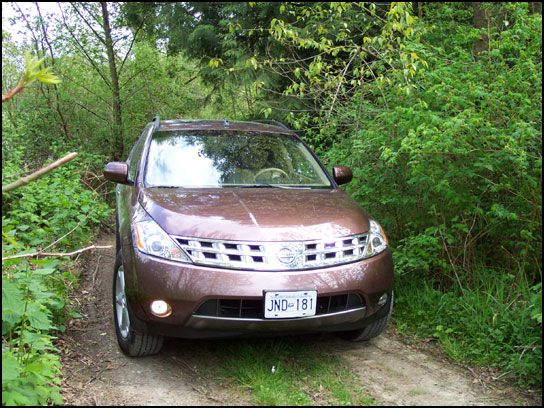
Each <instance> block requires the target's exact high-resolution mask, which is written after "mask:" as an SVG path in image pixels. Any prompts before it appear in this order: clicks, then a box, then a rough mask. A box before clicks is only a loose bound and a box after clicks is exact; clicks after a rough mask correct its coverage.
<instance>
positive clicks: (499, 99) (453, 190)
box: [310, 4, 542, 386]
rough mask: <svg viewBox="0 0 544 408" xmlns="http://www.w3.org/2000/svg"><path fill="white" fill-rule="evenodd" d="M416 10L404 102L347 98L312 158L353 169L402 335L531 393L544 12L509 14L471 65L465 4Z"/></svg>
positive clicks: (510, 9)
mask: <svg viewBox="0 0 544 408" xmlns="http://www.w3.org/2000/svg"><path fill="white" fill-rule="evenodd" d="M426 12H427V14H426V19H427V20H431V21H433V22H434V24H433V25H431V26H427V27H426V28H425V34H424V35H422V37H421V41H419V42H413V43H410V42H407V43H406V52H417V54H418V56H419V57H420V58H421V59H423V60H425V61H426V63H427V68H426V69H424V70H420V71H418V72H417V74H416V75H415V76H414V86H413V87H412V88H411V90H410V92H409V93H406V92H399V91H398V90H399V89H400V87H401V86H402V82H403V78H399V81H400V82H401V83H398V82H395V81H393V82H392V83H391V84H390V85H389V86H385V87H383V88H382V89H378V88H375V89H374V98H369V97H368V96H367V98H365V100H364V101H362V103H363V105H362V108H361V106H357V102H359V101H361V100H360V99H357V98H356V97H355V98H353V104H352V105H347V106H346V107H345V108H344V109H343V110H342V115H341V116H339V117H338V118H337V122H336V124H335V126H333V127H332V128H331V131H330V134H331V135H332V134H336V136H335V137H336V140H337V142H336V143H334V144H333V145H332V146H331V147H330V148H329V149H327V150H326V151H324V152H323V153H322V154H323V156H325V157H326V158H327V160H328V162H329V163H342V164H347V165H351V166H352V167H353V169H354V173H355V175H354V181H353V182H352V183H351V184H350V185H348V187H347V189H348V191H349V192H350V193H351V194H352V196H353V197H354V198H355V199H356V200H357V201H358V202H359V203H360V204H361V205H362V206H363V208H366V209H367V210H368V211H369V212H370V213H371V214H373V215H374V216H375V217H377V219H378V220H380V222H381V223H382V225H383V226H384V228H385V230H386V232H387V234H388V238H389V239H390V242H391V246H392V248H393V252H394V261H395V268H396V274H397V282H396V291H397V304H396V307H395V313H394V320H395V321H396V323H397V324H398V326H399V328H401V329H402V330H401V331H405V332H410V333H417V334H419V335H421V336H424V337H429V336H434V337H436V338H437V339H438V341H439V343H440V344H441V345H442V346H443V347H444V349H445V350H446V351H447V353H448V354H449V355H450V356H451V357H453V358H455V359H457V360H462V361H467V362H474V363H478V364H481V365H493V366H497V367H500V368H501V369H502V370H503V373H504V374H505V376H510V377H512V378H514V379H515V380H516V381H518V382H519V383H521V384H525V385H527V386H541V384H542V348H541V347H542V283H541V282H542V269H541V268H542V252H541V250H542V196H541V191H542V16H541V15H539V14H532V15H529V14H528V10H527V7H526V5H523V4H515V5H514V4H510V5H507V6H506V7H505V14H503V15H501V16H500V17H497V18H500V19H502V20H500V21H494V22H492V25H491V27H495V28H494V29H492V30H491V31H489V32H488V31H487V30H486V33H487V34H488V35H489V49H488V50H487V51H484V52H482V55H481V56H480V57H479V58H478V59H476V58H475V57H474V56H473V52H472V46H473V39H474V38H475V37H476V36H477V35H479V32H478V31H477V30H475V29H474V28H473V27H472V24H471V23H472V21H471V20H470V18H471V14H470V13H468V12H467V10H466V8H464V7H462V5H460V4H457V5H448V6H445V5H440V6H439V5H435V6H433V5H429V6H428V8H427V9H426ZM463 21H465V22H466V24H463ZM446 39H447V40H446ZM358 108H361V109H360V115H361V120H360V122H359V123H358V127H359V130H358V131H357V132H353V130H354V127H353V126H350V125H349V124H350V123H352V122H353V120H354V117H355V113H356V112H357V111H358ZM338 133H340V134H341V136H340V137H338ZM325 139H326V138H325ZM321 140H323V139H321ZM310 142H312V140H311V139H310Z"/></svg>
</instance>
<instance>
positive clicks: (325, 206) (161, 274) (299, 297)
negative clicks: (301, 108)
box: [104, 117, 393, 356]
mask: <svg viewBox="0 0 544 408" xmlns="http://www.w3.org/2000/svg"><path fill="white" fill-rule="evenodd" d="M104 175H105V177H106V178H107V179H108V180H111V181H114V182H116V183H119V184H118V186H117V190H116V192H117V259H116V264H115V270H114V279H113V311H114V318H115V328H116V334H117V339H118V341H119V345H120V347H121V349H122V350H123V352H125V353H126V354H128V355H131V356H142V355H148V354H154V353H157V352H158V351H159V350H160V348H161V346H162V342H163V336H177V337H186V338H204V337H216V336H217V337H218V336H235V335H263V334H292V333H307V332H317V331H327V332H339V333H340V334H341V335H342V336H344V337H346V338H348V339H351V340H355V341H360V340H368V339H370V338H372V337H375V336H377V335H378V334H380V333H381V331H382V330H383V329H384V328H385V326H386V324H387V322H388V320H389V317H390V315H391V310H392V308H393V293H392V285H393V262H392V258H391V252H390V250H389V247H388V243H387V238H386V236H385V233H384V232H383V230H382V228H381V227H380V225H379V224H378V223H377V222H376V221H375V220H373V219H372V218H370V217H369V216H368V215H367V214H366V213H365V212H364V211H363V210H362V209H361V208H360V207H359V206H358V205H357V204H356V203H355V202H354V201H353V200H352V199H351V198H350V197H349V196H348V195H347V194H346V193H345V192H344V191H342V190H340V189H339V188H338V185H339V184H343V183H347V182H349V181H350V180H351V178H352V173H351V170H350V169H349V168H347V167H343V166H335V167H334V168H333V176H332V177H331V176H330V175H329V173H328V172H327V171H326V169H325V167H324V166H323V164H322V163H321V162H320V161H319V159H318V158H317V157H316V156H315V154H314V153H313V152H312V151H311V150H310V148H309V147H308V146H307V145H306V144H305V143H304V142H303V141H302V140H301V139H300V138H299V137H298V136H297V135H296V134H295V133H294V132H293V131H291V130H289V129H288V128H287V127H285V126H284V125H282V124H280V123H277V122H266V121H255V122H230V123H229V122H228V121H212V120H166V121H160V120H159V118H158V117H157V118H155V119H154V120H153V121H152V122H151V123H149V124H148V125H147V126H146V127H145V129H144V131H143V132H142V134H141V136H140V138H139V139H138V141H137V142H136V144H135V146H134V147H133V149H132V151H131V152H130V155H129V157H128V160H127V162H126V163H125V162H122V163H121V162H114V163H108V165H107V166H106V169H105V171H104Z"/></svg>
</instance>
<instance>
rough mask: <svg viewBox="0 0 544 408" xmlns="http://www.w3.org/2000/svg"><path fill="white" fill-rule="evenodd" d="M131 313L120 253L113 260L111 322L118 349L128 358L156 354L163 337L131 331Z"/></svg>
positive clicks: (160, 346)
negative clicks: (113, 326) (113, 323)
mask: <svg viewBox="0 0 544 408" xmlns="http://www.w3.org/2000/svg"><path fill="white" fill-rule="evenodd" d="M131 315H132V313H131V311H130V306H129V304H128V300H127V296H126V285H125V271H124V267H123V257H122V254H121V251H119V252H118V253H117V256H116V258H115V266H114V271H113V320H114V322H115V334H116V336H117V342H118V343H119V347H120V348H121V350H122V351H123V353H125V354H126V355H128V356H130V357H143V356H150V355H153V354H157V353H158V352H159V351H160V350H161V348H162V345H163V341H164V338H163V336H154V335H151V334H148V333H142V332H139V331H136V330H134V329H133V327H132V325H131V322H130V321H131Z"/></svg>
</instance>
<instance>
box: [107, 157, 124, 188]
mask: <svg viewBox="0 0 544 408" xmlns="http://www.w3.org/2000/svg"><path fill="white" fill-rule="evenodd" d="M104 177H105V178H106V180H109V181H113V182H115V183H123V184H124V183H126V182H127V179H128V164H127V163H125V162H111V163H108V164H106V168H105V169H104Z"/></svg>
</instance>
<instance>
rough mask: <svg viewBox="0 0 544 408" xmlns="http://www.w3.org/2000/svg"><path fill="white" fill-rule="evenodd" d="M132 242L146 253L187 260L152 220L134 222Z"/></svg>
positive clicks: (183, 253) (174, 259) (181, 250)
mask: <svg viewBox="0 0 544 408" xmlns="http://www.w3.org/2000/svg"><path fill="white" fill-rule="evenodd" d="M133 235H134V237H133V238H134V242H135V243H136V246H137V247H138V249H139V250H140V251H142V252H144V253H146V254H149V255H154V256H158V257H160V258H165V259H171V260H173V261H181V262H189V258H188V257H187V255H186V254H185V252H184V251H183V249H181V248H180V247H179V246H178V245H177V244H176V243H175V242H174V240H173V239H172V238H170V237H169V236H168V234H167V233H166V232H164V231H163V229H162V228H161V227H159V225H158V224H157V223H156V222H155V221H153V220H149V219H147V220H143V221H137V222H135V223H134V228H133Z"/></svg>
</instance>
